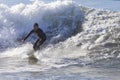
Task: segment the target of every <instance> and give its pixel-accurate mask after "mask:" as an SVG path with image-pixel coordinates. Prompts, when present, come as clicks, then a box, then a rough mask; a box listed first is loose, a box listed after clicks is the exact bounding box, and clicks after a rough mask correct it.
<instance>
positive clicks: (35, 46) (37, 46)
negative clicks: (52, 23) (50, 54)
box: [24, 28, 46, 51]
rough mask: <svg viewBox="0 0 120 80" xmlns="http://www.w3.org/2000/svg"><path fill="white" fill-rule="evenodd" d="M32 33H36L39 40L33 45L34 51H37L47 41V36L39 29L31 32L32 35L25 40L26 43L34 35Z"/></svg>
mask: <svg viewBox="0 0 120 80" xmlns="http://www.w3.org/2000/svg"><path fill="white" fill-rule="evenodd" d="M32 33H35V34H36V35H37V36H38V37H39V39H37V41H36V42H35V44H34V45H33V49H34V50H35V51H36V50H38V49H39V46H40V45H42V44H43V43H44V42H45V40H46V35H45V33H44V32H43V31H42V30H41V29H40V28H38V29H37V30H34V29H33V30H32V31H30V33H29V34H28V35H27V36H26V37H25V38H24V41H25V40H26V39H27V38H28V37H29V36H30V35H31V34H32Z"/></svg>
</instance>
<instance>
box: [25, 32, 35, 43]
mask: <svg viewBox="0 0 120 80" xmlns="http://www.w3.org/2000/svg"><path fill="white" fill-rule="evenodd" d="M33 32H34V30H32V31H30V33H29V34H28V35H27V36H26V37H25V38H24V39H23V40H24V41H25V40H26V39H27V38H28V37H29V36H30V35H31V34H32V33H33Z"/></svg>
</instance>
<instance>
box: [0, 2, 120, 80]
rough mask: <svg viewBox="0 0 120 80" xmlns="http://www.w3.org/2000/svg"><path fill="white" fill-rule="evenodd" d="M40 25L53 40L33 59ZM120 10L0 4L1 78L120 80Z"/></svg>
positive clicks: (71, 4)
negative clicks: (35, 27)
mask: <svg viewBox="0 0 120 80" xmlns="http://www.w3.org/2000/svg"><path fill="white" fill-rule="evenodd" d="M35 22H38V23H39V26H40V28H42V29H43V30H44V32H45V33H46V35H47V41H46V42H45V43H44V44H43V45H42V46H41V47H40V50H39V51H37V52H35V53H34V54H35V56H36V57H37V58H38V62H36V61H34V60H30V59H28V53H30V52H31V50H32V43H34V40H36V37H35V36H34V35H32V36H31V37H30V38H29V39H28V40H27V41H26V43H24V44H22V43H20V42H19V39H22V38H23V37H24V36H25V35H26V34H27V33H28V32H29V31H30V30H31V29H32V28H33V24H34V23H35ZM119 48H120V12H114V11H104V10H100V9H91V8H88V7H83V6H80V5H78V4H77V3H75V2H72V1H55V2H51V3H44V2H41V1H39V0H37V1H34V2H33V3H31V4H27V5H25V4H22V3H21V4H17V5H14V6H12V7H8V6H7V5H4V4H0V80H119V79H120V70H119V69H120V54H119V53H120V50H119Z"/></svg>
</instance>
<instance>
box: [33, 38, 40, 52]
mask: <svg viewBox="0 0 120 80" xmlns="http://www.w3.org/2000/svg"><path fill="white" fill-rule="evenodd" d="M38 42H39V39H37V41H36V42H35V44H34V45H33V49H34V50H35V51H36V50H37V45H38Z"/></svg>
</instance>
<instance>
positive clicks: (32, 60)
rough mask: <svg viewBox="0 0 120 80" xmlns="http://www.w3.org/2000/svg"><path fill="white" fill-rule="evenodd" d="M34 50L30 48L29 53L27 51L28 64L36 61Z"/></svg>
mask: <svg viewBox="0 0 120 80" xmlns="http://www.w3.org/2000/svg"><path fill="white" fill-rule="evenodd" d="M34 53H35V51H34V50H31V51H30V52H29V53H28V61H29V64H35V63H37V62H38V59H37V58H36V56H35V54H34Z"/></svg>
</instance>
